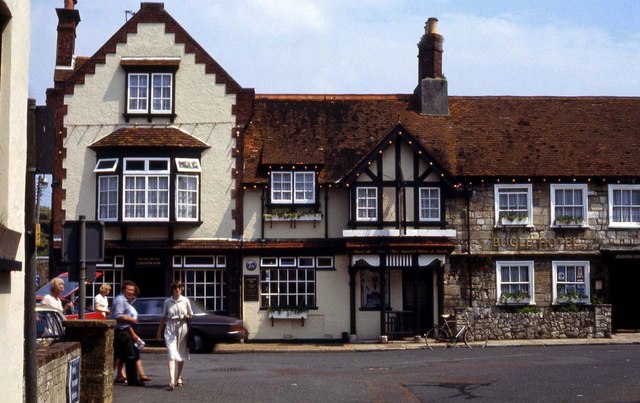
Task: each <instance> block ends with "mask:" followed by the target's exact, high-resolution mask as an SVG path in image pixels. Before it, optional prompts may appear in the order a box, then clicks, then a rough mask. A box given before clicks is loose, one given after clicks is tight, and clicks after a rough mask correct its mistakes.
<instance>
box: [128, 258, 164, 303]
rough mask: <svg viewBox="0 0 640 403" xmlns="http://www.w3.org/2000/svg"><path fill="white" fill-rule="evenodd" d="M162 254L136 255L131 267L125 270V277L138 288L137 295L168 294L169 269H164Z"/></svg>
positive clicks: (157, 295) (160, 295)
mask: <svg viewBox="0 0 640 403" xmlns="http://www.w3.org/2000/svg"><path fill="white" fill-rule="evenodd" d="M166 260H167V259H165V258H163V257H162V256H145V255H137V256H135V257H134V258H133V259H132V261H133V262H132V263H133V264H132V265H131V269H127V270H126V271H125V279H127V280H132V281H133V282H134V283H136V284H137V285H138V287H139V288H140V295H139V297H162V296H169V286H170V282H171V280H170V277H169V276H170V271H167V270H166V269H165V265H166Z"/></svg>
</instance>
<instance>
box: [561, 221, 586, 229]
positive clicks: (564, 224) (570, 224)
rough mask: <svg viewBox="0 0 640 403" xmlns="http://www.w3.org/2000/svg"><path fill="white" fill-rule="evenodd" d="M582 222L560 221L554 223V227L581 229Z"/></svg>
mask: <svg viewBox="0 0 640 403" xmlns="http://www.w3.org/2000/svg"><path fill="white" fill-rule="evenodd" d="M582 223H583V222H582V221H562V222H560V221H558V220H556V221H555V222H554V225H555V226H556V227H561V228H580V227H582Z"/></svg>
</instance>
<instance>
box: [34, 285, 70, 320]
mask: <svg viewBox="0 0 640 403" xmlns="http://www.w3.org/2000/svg"><path fill="white" fill-rule="evenodd" d="M63 291H64V280H63V279H61V278H60V277H56V278H54V279H53V280H51V282H50V283H49V294H47V295H45V296H44V297H42V304H43V305H49V306H50V307H52V308H55V309H57V310H58V311H60V313H62V314H65V313H67V312H71V309H72V308H73V304H72V303H71V302H68V303H67V304H66V305H65V306H64V308H63V307H62V300H61V299H60V294H62V292H63Z"/></svg>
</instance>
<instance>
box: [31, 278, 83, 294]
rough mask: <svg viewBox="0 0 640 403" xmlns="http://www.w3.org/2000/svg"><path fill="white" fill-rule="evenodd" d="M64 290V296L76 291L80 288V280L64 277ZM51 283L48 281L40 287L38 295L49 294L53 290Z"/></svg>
mask: <svg viewBox="0 0 640 403" xmlns="http://www.w3.org/2000/svg"><path fill="white" fill-rule="evenodd" d="M64 280H65V281H64V291H63V292H62V294H61V295H62V296H65V297H66V296H67V295H69V294H71V293H72V292H74V291H75V290H77V289H78V282H77V281H68V280H66V279H64ZM50 285H51V283H50V282H49V283H47V284H45V285H43V286H42V287H40V289H39V290H38V291H36V297H44V296H45V295H47V294H49V292H50V291H51V287H50Z"/></svg>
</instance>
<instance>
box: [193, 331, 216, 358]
mask: <svg viewBox="0 0 640 403" xmlns="http://www.w3.org/2000/svg"><path fill="white" fill-rule="evenodd" d="M193 341H194V343H193V344H194V345H195V351H192V353H196V354H203V353H210V352H211V351H213V347H214V343H213V342H212V341H211V340H209V339H207V338H206V337H204V336H203V335H202V334H201V333H199V332H195V333H194V334H193Z"/></svg>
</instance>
